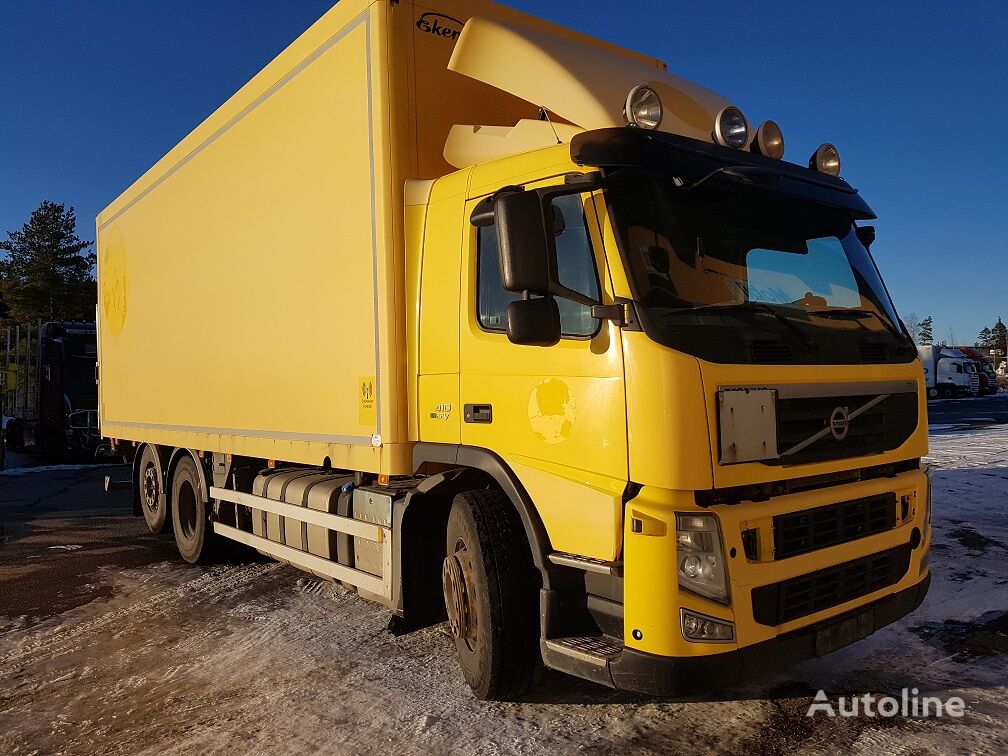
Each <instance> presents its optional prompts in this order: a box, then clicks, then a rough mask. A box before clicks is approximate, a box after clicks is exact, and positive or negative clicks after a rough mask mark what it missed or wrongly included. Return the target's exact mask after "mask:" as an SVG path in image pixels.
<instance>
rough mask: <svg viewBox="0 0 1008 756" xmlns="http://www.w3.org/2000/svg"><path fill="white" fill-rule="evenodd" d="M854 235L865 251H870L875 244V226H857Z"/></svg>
mask: <svg viewBox="0 0 1008 756" xmlns="http://www.w3.org/2000/svg"><path fill="white" fill-rule="evenodd" d="M854 233H855V234H857V238H858V241H859V242H861V244H862V245H863V246H864V248H865V249H871V245H872V244H874V243H875V226H858V227H857V230H856V231H855V232H854Z"/></svg>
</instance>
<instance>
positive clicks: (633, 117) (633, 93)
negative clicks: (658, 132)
mask: <svg viewBox="0 0 1008 756" xmlns="http://www.w3.org/2000/svg"><path fill="white" fill-rule="evenodd" d="M623 115H624V116H626V121H627V123H628V124H630V125H631V126H638V127H639V128H642V129H657V128H658V126H659V125H660V124H661V120H662V115H663V110H662V102H661V98H660V97H659V96H658V93H657V92H655V91H654V90H653V89H651V87H649V86H647V85H644V84H641V85H640V86H636V87H634V88H633V89H631V90H630V94H628V95H627V98H626V104H625V105H624V106H623Z"/></svg>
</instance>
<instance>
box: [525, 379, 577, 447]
mask: <svg viewBox="0 0 1008 756" xmlns="http://www.w3.org/2000/svg"><path fill="white" fill-rule="evenodd" d="M528 416H529V425H530V426H531V427H532V430H533V432H534V433H535V434H536V435H537V436H539V438H541V439H542V440H543V441H544V442H545V443H547V444H559V443H561V442H562V441H564V440H566V439H567V437H568V436H570V434H571V431H572V430H574V420H575V418H576V416H577V406H576V404H575V402H574V395H573V394H571V392H570V389H569V388H568V387H567V384H566V383H564V382H563V381H560V380H557V379H556V378H547V379H546V380H544V381H542V382H541V383H540V384H539V385H538V386H536V387H535V388H534V389H533V390H532V394H531V395H530V396H529V403H528Z"/></svg>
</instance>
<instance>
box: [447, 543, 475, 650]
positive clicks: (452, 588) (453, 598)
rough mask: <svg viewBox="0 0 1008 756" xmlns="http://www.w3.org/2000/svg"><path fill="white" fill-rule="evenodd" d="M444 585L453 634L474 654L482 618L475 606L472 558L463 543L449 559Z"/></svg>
mask: <svg viewBox="0 0 1008 756" xmlns="http://www.w3.org/2000/svg"><path fill="white" fill-rule="evenodd" d="M441 581H442V583H443V586H444V596H445V608H446V609H447V610H448V626H449V628H450V629H451V634H452V635H453V636H454V637H455V638H456V639H457V640H461V641H464V642H465V644H466V646H467V647H468V648H469V650H470V651H475V650H476V636H477V632H476V631H477V626H478V617H477V614H476V606H475V603H474V597H475V592H474V590H473V579H472V558H471V555H470V554H469V549H467V548H466V545H465V542H464V541H462V540H461V539H459V540H458V541H456V542H455V553H453V554H449V555H448V556H447V557H445V560H444V565H443V566H442V569H441Z"/></svg>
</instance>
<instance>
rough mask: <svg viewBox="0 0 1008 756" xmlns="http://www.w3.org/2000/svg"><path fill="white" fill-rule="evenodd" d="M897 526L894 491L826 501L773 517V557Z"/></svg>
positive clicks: (814, 549)
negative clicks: (844, 499) (861, 497)
mask: <svg viewBox="0 0 1008 756" xmlns="http://www.w3.org/2000/svg"><path fill="white" fill-rule="evenodd" d="M894 527H896V494H894V493H884V494H879V495H877V496H867V497H865V498H863V499H853V500H852V501H842V502H840V503H839V504H827V505H826V506H824V507H815V508H814V509H804V510H802V511H801V512H793V513H791V514H783V515H777V516H776V517H774V518H773V536H774V559H786V558H788V557H793V556H797V555H798V554H807V553H808V552H810V551H816V550H818V549H825V548H829V547H830V546H836V545H837V544H839V543H847V542H848V541H855V540H857V539H858V538H865V537H866V536H870V535H873V534H875V533H882V532H883V531H886V530H891V529H892V528H894Z"/></svg>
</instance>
